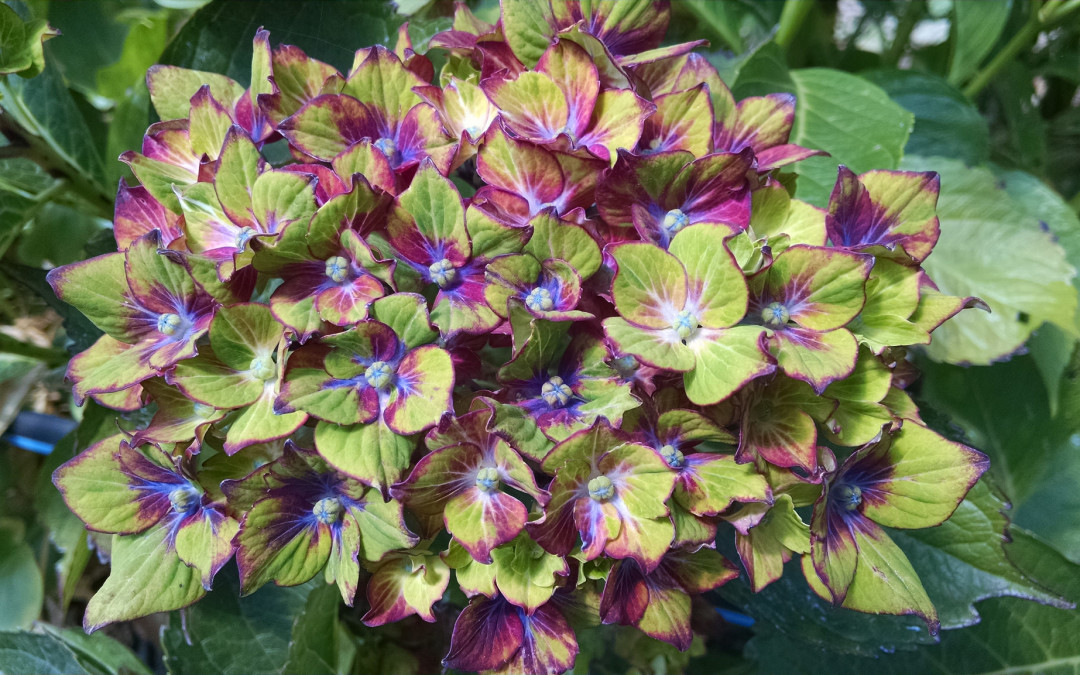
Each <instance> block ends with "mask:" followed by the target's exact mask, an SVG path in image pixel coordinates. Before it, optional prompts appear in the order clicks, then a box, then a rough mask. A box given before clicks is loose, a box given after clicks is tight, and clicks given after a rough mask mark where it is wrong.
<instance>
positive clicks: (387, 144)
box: [374, 138, 397, 157]
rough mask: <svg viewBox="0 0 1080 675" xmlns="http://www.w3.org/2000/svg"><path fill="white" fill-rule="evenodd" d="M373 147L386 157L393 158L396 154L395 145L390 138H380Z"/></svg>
mask: <svg viewBox="0 0 1080 675" xmlns="http://www.w3.org/2000/svg"><path fill="white" fill-rule="evenodd" d="M374 145H375V147H376V148H378V149H379V150H380V151H381V152H382V154H384V155H386V156H387V157H393V156H394V153H395V152H397V143H395V142H394V139H392V138H380V139H379V140H377V141H375V143H374Z"/></svg>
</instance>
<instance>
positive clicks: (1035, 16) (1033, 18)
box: [789, 0, 1080, 98]
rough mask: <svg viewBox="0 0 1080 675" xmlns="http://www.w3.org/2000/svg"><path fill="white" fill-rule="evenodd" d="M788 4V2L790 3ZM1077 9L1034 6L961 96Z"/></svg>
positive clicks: (1065, 0) (1059, 0) (1068, 3)
mask: <svg viewBox="0 0 1080 675" xmlns="http://www.w3.org/2000/svg"><path fill="white" fill-rule="evenodd" d="M789 1H790V0H789ZM1078 9H1080V0H1049V2H1047V3H1046V4H1044V5H1041V6H1040V5H1039V3H1037V2H1033V3H1032V5H1031V15H1030V16H1029V17H1028V20H1027V21H1026V22H1025V23H1024V25H1023V26H1021V27H1020V30H1019V31H1017V32H1016V34H1015V35H1013V36H1012V39H1010V40H1009V41H1008V42H1007V43H1006V44H1005V46H1004V47H1003V48H1002V50H1001V51H1000V52H998V53H997V55H996V56H994V58H993V59H991V61H990V63H987V64H986V66H984V67H983V68H982V69H981V70H980V71H979V72H977V73H975V76H974V77H973V78H971V81H970V82H968V84H967V86H966V87H964V96H967V97H968V98H975V97H976V96H978V95H979V92H981V91H982V90H983V89H984V88H986V85H988V84H990V82H991V81H992V80H993V79H994V78H995V77H997V74H998V73H999V72H1000V71H1001V69H1002V68H1004V67H1005V66H1007V65H1008V64H1009V63H1010V62H1012V60H1013V59H1015V58H1016V57H1017V56H1018V55H1019V54H1020V52H1022V51H1023V50H1025V49H1027V48H1028V47H1029V46H1030V45H1031V43H1033V42H1034V41H1035V39H1036V38H1038V37H1039V33H1041V32H1042V31H1044V30H1046V29H1048V28H1051V27H1053V26H1054V25H1055V24H1057V23H1060V22H1061V21H1064V20H1065V18H1066V17H1067V16H1069V15H1070V14H1072V13H1073V12H1074V11H1076V10H1078Z"/></svg>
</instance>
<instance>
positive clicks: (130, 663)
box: [0, 624, 153, 675]
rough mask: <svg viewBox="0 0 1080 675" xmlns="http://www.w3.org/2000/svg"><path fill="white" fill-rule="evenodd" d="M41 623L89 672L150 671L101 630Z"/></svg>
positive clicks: (147, 673) (149, 673) (112, 674)
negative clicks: (87, 630) (93, 630)
mask: <svg viewBox="0 0 1080 675" xmlns="http://www.w3.org/2000/svg"><path fill="white" fill-rule="evenodd" d="M41 626H42V628H44V629H45V630H46V631H47V632H48V633H49V635H52V636H53V637H55V638H56V639H58V640H60V641H61V642H63V643H64V644H65V645H66V646H67V647H68V649H70V650H71V651H72V652H74V654H75V659H76V660H77V661H78V662H79V663H80V664H82V665H83V666H84V667H85V668H86V669H87V670H89V671H90V672H92V673H101V674H102V675H127V674H129V673H138V675H152V672H153V671H151V670H150V669H149V668H148V667H147V666H146V664H145V663H143V662H142V660H141V659H139V657H138V656H136V655H135V653H134V652H132V651H131V649H129V648H128V647H126V646H125V645H123V644H121V643H120V642H117V641H116V640H114V639H113V638H111V637H109V636H108V635H106V634H104V633H94V634H93V635H87V634H86V633H84V632H83V631H82V630H80V629H78V628H57V627H55V626H53V625H51V624H41ZM2 667H3V665H2V664H0V668H2Z"/></svg>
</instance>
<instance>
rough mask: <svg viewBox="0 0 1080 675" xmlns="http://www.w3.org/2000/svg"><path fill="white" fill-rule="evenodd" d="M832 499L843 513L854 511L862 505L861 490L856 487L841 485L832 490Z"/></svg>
mask: <svg viewBox="0 0 1080 675" xmlns="http://www.w3.org/2000/svg"><path fill="white" fill-rule="evenodd" d="M833 498H834V499H835V500H836V503H837V504H839V505H840V506H841V508H843V509H844V510H845V511H854V510H855V509H857V508H859V504H862V490H861V489H860V488H859V486H858V485H848V484H847V483H841V484H840V485H837V486H836V487H834V488H833Z"/></svg>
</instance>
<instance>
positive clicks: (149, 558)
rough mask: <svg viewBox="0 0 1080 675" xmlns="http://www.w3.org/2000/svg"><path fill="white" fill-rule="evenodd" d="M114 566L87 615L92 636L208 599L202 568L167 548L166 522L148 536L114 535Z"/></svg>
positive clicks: (111, 549)
mask: <svg viewBox="0 0 1080 675" xmlns="http://www.w3.org/2000/svg"><path fill="white" fill-rule="evenodd" d="M110 556H111V559H112V568H111V569H110V571H109V578H108V579H106V580H105V583H104V584H102V586H101V588H99V589H98V591H97V593H95V594H94V597H92V598H90V602H88V603H87V604H86V612H85V613H84V614H83V628H84V629H85V630H86V631H87V632H88V633H89V632H93V631H95V630H97V629H99V628H101V627H102V626H105V625H107V624H110V623H115V622H117V621H131V620H132V619H137V618H140V617H143V616H147V615H150V614H155V613H157V612H168V611H172V610H175V609H182V608H184V607H187V606H188V605H190V604H191V603H193V602H195V601H197V600H199V599H200V598H202V597H203V596H204V595H206V589H205V588H203V584H202V583H201V579H200V576H201V575H200V573H199V570H197V569H195V568H194V567H189V566H188V565H185V564H184V562H183V561H182V560H181V559H180V556H179V555H177V553H176V550H175V549H174V548H173V547H172V546H170V545H169V528H168V527H167V526H166V525H165V524H164V523H163V524H161V525H159V526H157V527H153V528H151V529H149V530H147V531H145V532H141V533H139V534H130V535H119V534H116V535H113V537H112V545H111V546H110Z"/></svg>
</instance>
